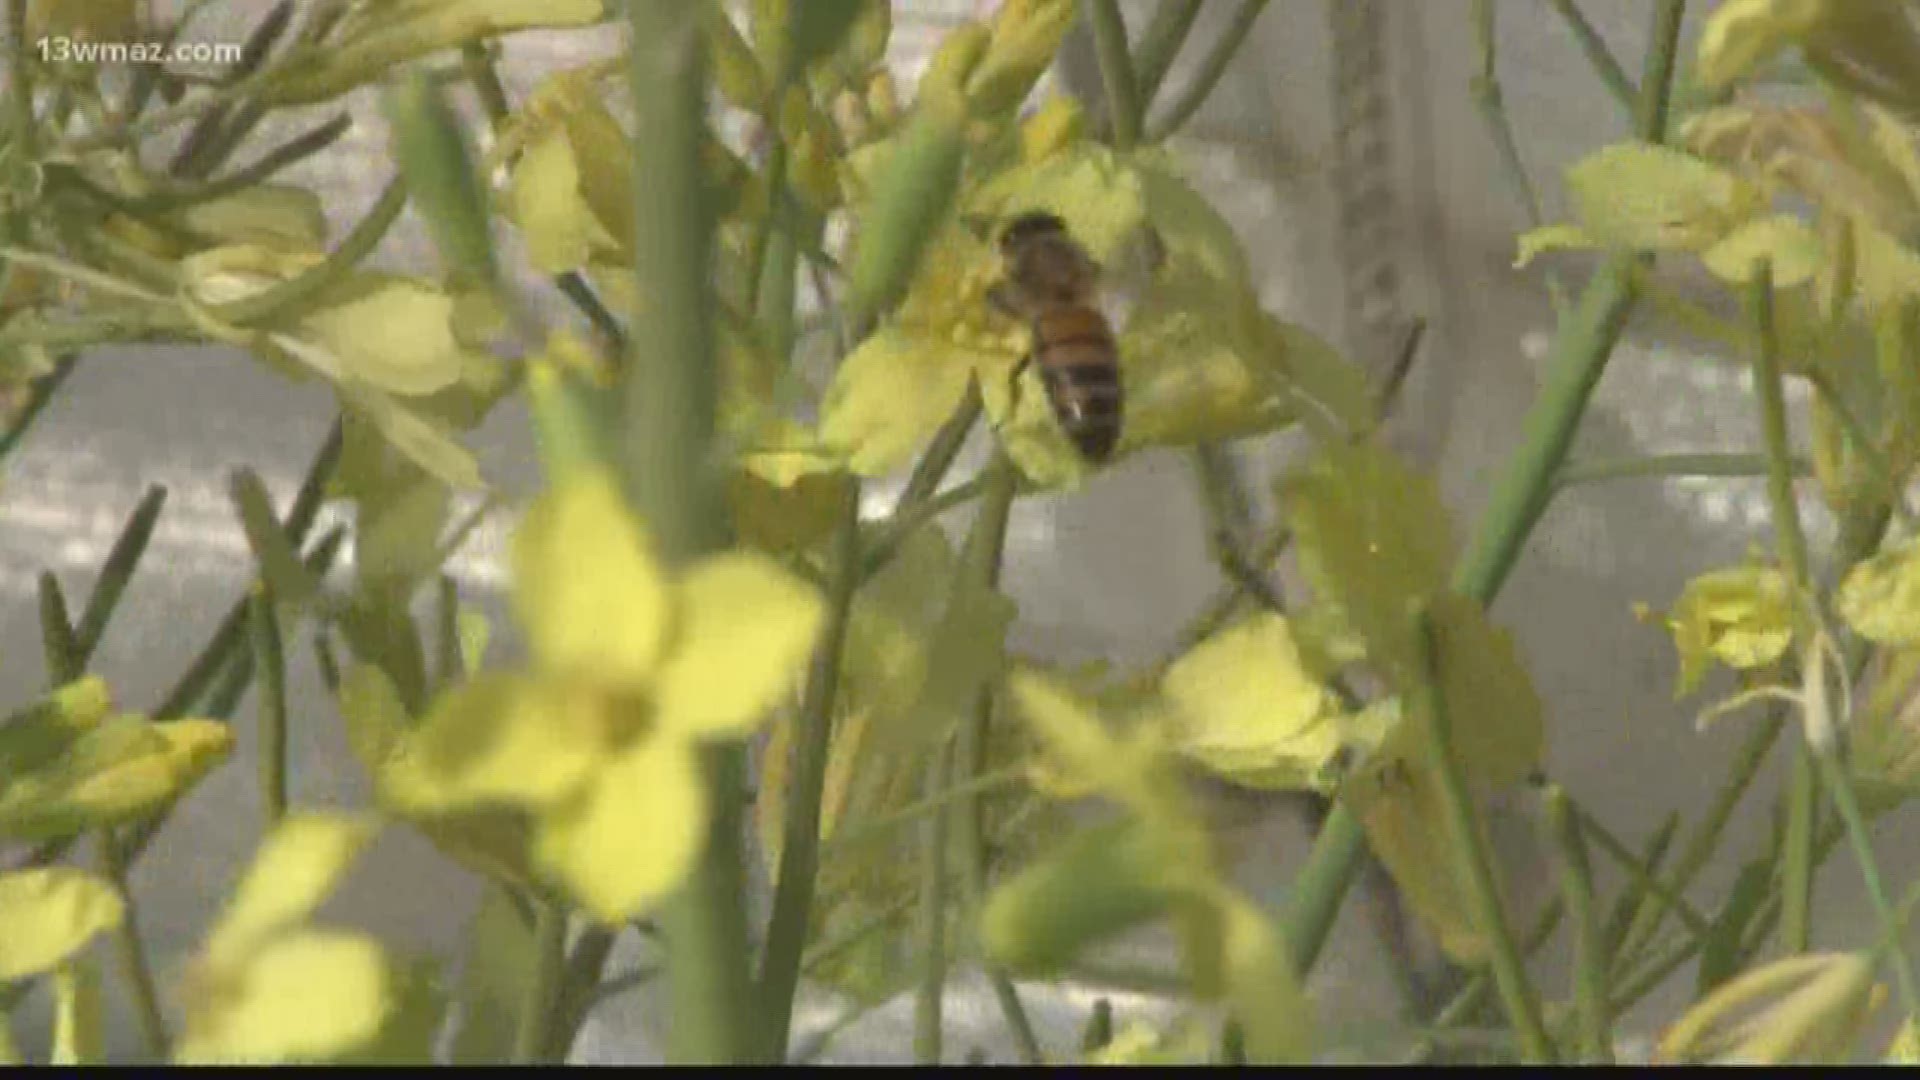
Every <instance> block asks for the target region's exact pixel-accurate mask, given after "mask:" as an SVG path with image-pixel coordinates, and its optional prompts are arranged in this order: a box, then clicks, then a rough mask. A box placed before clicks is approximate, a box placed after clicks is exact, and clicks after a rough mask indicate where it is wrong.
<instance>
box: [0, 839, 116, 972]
mask: <svg viewBox="0 0 1920 1080" xmlns="http://www.w3.org/2000/svg"><path fill="white" fill-rule="evenodd" d="M0 911H5V912H6V913H7V917H6V918H4V919H0V982H12V981H13V980H15V979H24V978H27V977H28V976H30V975H38V974H40V973H41V972H43V971H47V970H49V969H51V968H54V967H56V966H58V965H60V964H63V963H65V962H66V961H67V960H68V959H69V958H71V957H72V956H73V955H74V954H75V953H78V952H79V951H80V950H81V949H84V948H86V947H87V945H88V943H90V942H91V941H93V939H94V938H95V937H96V936H97V935H99V934H100V933H101V932H102V931H105V930H109V929H112V928H113V927H115V926H118V925H120V919H121V916H122V915H124V914H125V912H126V905H125V904H124V903H123V902H122V901H121V899H120V894H119V893H118V892H116V891H115V890H114V888H113V885H112V884H111V883H109V882H107V881H104V880H102V879H100V878H97V877H95V876H94V875H92V874H89V873H87V872H86V871H84V870H76V869H74V868H72V867H67V866H49V867H45V868H43V869H38V870H19V871H16V872H14V873H11V874H0Z"/></svg>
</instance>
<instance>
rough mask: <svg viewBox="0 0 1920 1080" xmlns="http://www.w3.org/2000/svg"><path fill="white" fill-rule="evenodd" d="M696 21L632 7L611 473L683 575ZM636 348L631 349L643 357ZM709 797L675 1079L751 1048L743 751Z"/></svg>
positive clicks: (709, 507)
mask: <svg viewBox="0 0 1920 1080" xmlns="http://www.w3.org/2000/svg"><path fill="white" fill-rule="evenodd" d="M701 7H702V6H701V5H695V4H686V3H683V2H680V0H632V2H630V3H629V4H628V5H627V20H628V27H629V30H630V32H631V35H632V37H631V40H632V41H634V42H636V43H637V44H636V46H635V47H634V48H633V49H632V50H631V56H630V62H629V71H630V74H631V78H632V94H633V110H634V128H635V138H634V147H635V168H636V170H637V171H638V175H642V176H645V177H646V178H647V182H646V183H644V184H636V185H634V231H633V248H634V286H635V289H636V290H637V295H640V296H644V297H646V298H647V303H646V304H644V305H642V307H641V309H640V310H639V311H637V312H636V313H635V314H634V317H633V320H632V325H631V332H630V334H629V340H630V341H631V342H633V343H635V347H634V348H633V349H632V351H631V352H630V354H629V355H628V357H627V362H626V364H624V365H623V366H622V368H621V370H620V373H619V380H620V386H619V388H618V390H617V393H618V398H619V408H620V416H619V421H620V423H619V430H620V435H621V437H620V446H619V461H620V464H621V466H622V468H623V472H624V474H625V477H624V478H625V480H626V486H627V491H628V493H629V494H630V495H631V497H632V500H633V505H634V509H635V510H636V511H637V512H638V513H639V516H640V517H641V518H642V519H643V520H645V521H646V523H647V526H648V532H649V534H650V535H651V536H652V538H653V540H654V543H655V544H656V545H657V550H658V551H659V553H660V556H661V558H662V559H663V561H665V562H666V563H667V564H668V565H669V566H671V567H680V566H684V565H686V564H687V563H690V562H692V561H694V560H696V559H699V558H701V557H703V556H705V555H707V554H708V553H710V552H713V551H717V550H720V549H721V548H723V547H725V546H726V544H727V542H728V531H729V530H728V523H727V515H726V503H725V501H724V499H723V496H722V487H721V483H722V476H721V473H720V466H721V462H720V460H719V454H718V453H717V442H716V439H715V408H716V402H717V397H718V394H717V391H718V388H717V385H716V378H717V368H718V365H717V364H716V363H715V362H714V356H715V352H714V340H713V335H714V330H713V308H714V297H713V290H712V285H711V277H710V271H711V267H712V265H713V242H714V241H713V212H714V208H713V205H712V201H711V199H710V198H709V196H708V191H707V180H706V175H705V171H704V169H703V167H702V164H701V141H702V139H703V138H704V136H705V133H706V112H707V75H706V57H705V50H704V43H703V40H702V35H701V31H700V16H701ZM642 343H643V344H644V347H639V346H640V344H642ZM701 756H702V758H703V761H702V766H703V771H704V772H705V774H706V776H705V782H706V784H707V789H708V791H709V792H710V793H711V796H712V807H713V810H712V814H711V817H710V820H709V822H708V826H707V836H706V843H705V847H704V849H703V851H702V852H701V855H700V858H699V861H698V862H697V863H696V865H695V867H694V870H693V873H692V874H691V875H690V877H689V880H688V881H687V882H686V883H685V884H684V885H683V886H682V887H681V888H680V890H679V891H678V892H677V893H676V894H675V895H674V897H673V898H672V899H671V900H669V901H668V903H667V905H666V909H665V911H664V913H663V915H662V917H661V928H662V930H663V931H664V936H665V939H666V969H667V981H668V988H669V993H670V995H671V998H672V1008H673V1027H672V1030H671V1032H670V1035H669V1039H668V1046H667V1059H668V1060H669V1061H670V1062H673V1063H675V1064H682V1063H686V1064H694V1063H700V1064H740V1063H744V1062H747V1061H750V1060H752V1059H753V1058H754V1057H755V1056H756V1055H757V1054H758V1052H759V1049H760V1047H761V1046H762V1045H763V1042H762V1040H761V1039H760V1038H758V1037H756V1034H755V1031H754V1026H755V1013H756V1011H757V1010H756V1009H755V1002H754V997H753V980H752V977H751V974H750V972H749V970H748V967H749V964H748V948H747V925H746V922H747V920H746V909H745V901H744V895H745V892H746V887H745V880H744V879H745V870H744V867H743V865H742V864H743V854H742V851H741V847H742V842H743V836H742V833H743V831H744V830H743V829H742V826H741V813H742V792H743V790H744V778H745V771H746V760H745V750H744V747H743V746H742V745H741V744H739V743H737V742H729V743H717V744H714V745H710V746H707V747H705V748H703V750H702V752H701Z"/></svg>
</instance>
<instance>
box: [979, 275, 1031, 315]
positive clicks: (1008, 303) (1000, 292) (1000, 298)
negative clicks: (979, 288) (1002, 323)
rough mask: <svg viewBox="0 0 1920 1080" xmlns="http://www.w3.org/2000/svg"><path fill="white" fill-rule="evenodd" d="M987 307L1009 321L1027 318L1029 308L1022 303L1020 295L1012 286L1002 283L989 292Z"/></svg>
mask: <svg viewBox="0 0 1920 1080" xmlns="http://www.w3.org/2000/svg"><path fill="white" fill-rule="evenodd" d="M987 306H988V307H990V308H992V309H993V310H994V311H995V312H997V313H999V314H1000V315H1001V316H1002V317H1004V318H1008V319H1022V318H1025V317H1026V312H1027V308H1026V305H1025V304H1022V303H1021V302H1020V294H1019V293H1018V292H1016V291H1014V288H1013V286H1012V285H1010V284H1008V283H1007V282H1004V281H1003V282H1000V283H999V284H998V285H994V286H992V287H991V288H989V289H988V290H987Z"/></svg>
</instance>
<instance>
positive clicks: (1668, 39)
mask: <svg viewBox="0 0 1920 1080" xmlns="http://www.w3.org/2000/svg"><path fill="white" fill-rule="evenodd" d="M1686 17H1687V0H1657V3H1656V4H1655V6H1654V10H1653V31H1652V33H1651V34H1649V35H1648V37H1647V41H1648V45H1647V55H1646V60H1645V63H1644V65H1643V66H1642V69H1641V75H1640V103H1639V104H1640V107H1639V108H1638V109H1637V110H1635V112H1634V118H1635V120H1636V128H1637V134H1639V136H1640V138H1641V140H1642V141H1645V142H1650V143H1654V144H1656V145H1657V144H1659V143H1663V142H1666V141H1667V116H1668V113H1669V111H1670V110H1671V108H1672V105H1673V64H1674V57H1675V56H1676V55H1677V54H1678V52H1679V47H1680V24H1681V23H1682V22H1684V21H1685V20H1686Z"/></svg>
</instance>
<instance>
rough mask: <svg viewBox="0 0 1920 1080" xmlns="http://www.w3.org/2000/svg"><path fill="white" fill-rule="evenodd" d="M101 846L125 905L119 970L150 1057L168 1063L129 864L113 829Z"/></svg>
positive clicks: (117, 939)
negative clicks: (131, 886) (130, 880)
mask: <svg viewBox="0 0 1920 1080" xmlns="http://www.w3.org/2000/svg"><path fill="white" fill-rule="evenodd" d="M97 835H98V842H99V845H100V862H101V864H102V869H103V870H104V871H105V872H106V875H107V880H109V881H111V882H112V883H113V887H114V889H115V890H116V891H118V892H119V894H120V900H121V903H122V904H123V905H124V909H125V910H124V914H123V915H122V916H121V919H120V925H119V927H118V928H117V929H115V931H114V944H115V947H116V949H117V951H118V953H119V957H120V970H121V972H122V974H123V976H124V977H125V979H126V980H127V990H128V992H129V993H130V994H131V995H132V997H133V1006H134V1015H135V1016H136V1017H137V1018H138V1019H139V1023H140V1037H141V1038H142V1039H143V1040H144V1041H145V1042H146V1046H147V1055H148V1056H149V1057H150V1058H152V1059H153V1061H155V1062H156V1063H157V1062H164V1061H166V1060H167V1044H168V1042H169V1037H168V1035H167V1022H166V1018H165V1017H164V1016H163V1014H162V1013H161V1011H160V993H159V990H158V989H157V987H156V985H155V983H154V978H153V965H152V964H151V963H150V962H149V961H148V959H147V950H146V945H145V943H144V941H143V940H142V938H141V936H140V911H139V907H138V905H137V904H136V903H135V901H134V896H133V890H132V889H131V888H129V887H128V885H127V864H126V859H125V856H124V853H123V852H122V850H121V847H120V842H119V840H118V839H117V838H116V837H115V836H114V834H113V830H112V829H102V830H100V832H99V833H98V834H97Z"/></svg>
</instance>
